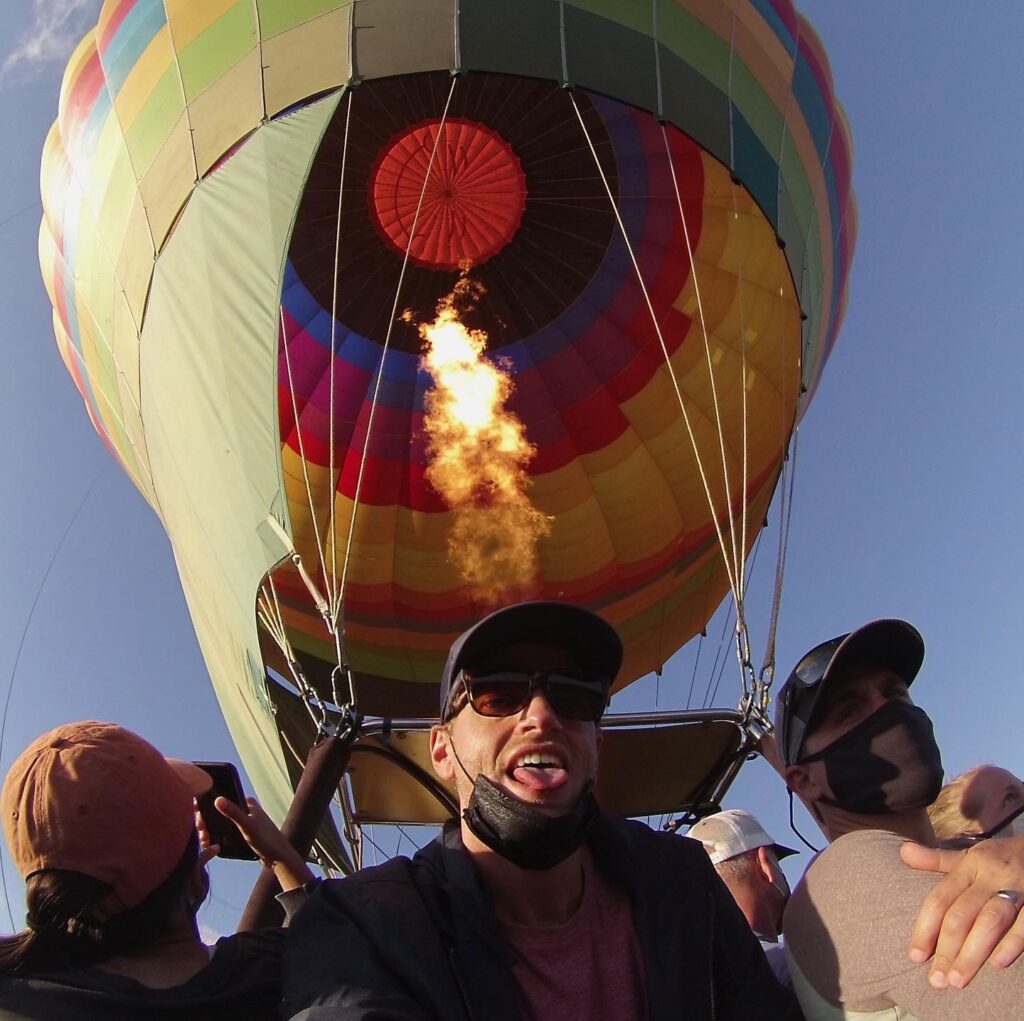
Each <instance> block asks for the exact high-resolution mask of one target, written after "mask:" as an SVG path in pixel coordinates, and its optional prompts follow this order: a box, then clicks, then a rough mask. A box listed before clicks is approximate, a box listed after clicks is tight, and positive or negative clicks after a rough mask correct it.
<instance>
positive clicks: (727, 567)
mask: <svg viewBox="0 0 1024 1021" xmlns="http://www.w3.org/2000/svg"><path fill="white" fill-rule="evenodd" d="M569 98H570V99H571V100H572V105H573V109H574V110H575V111H576V117H577V118H578V119H579V122H580V127H581V128H582V129H583V135H584V137H585V138H586V141H587V145H588V146H589V147H590V152H591V155H592V156H593V157H594V163H595V165H596V166H597V172H598V174H600V176H601V181H602V182H603V183H604V187H605V192H606V193H607V195H608V201H609V202H610V203H611V207H612V212H613V213H614V215H615V219H616V221H617V222H618V225H619V230H620V231H621V232H622V238H623V241H624V242H625V245H626V251H627V252H628V253H629V257H630V259H631V260H632V262H633V269H634V270H635V271H636V275H637V280H638V281H639V283H640V290H641V291H642V292H643V296H644V300H645V301H646V303H647V310H648V312H650V315H651V322H652V323H653V324H654V331H655V333H656V334H657V336H658V342H659V343H660V344H661V350H662V353H663V354H664V356H665V364H666V365H667V366H668V372H669V378H670V379H671V380H672V387H673V389H674V390H675V394H676V400H677V401H678V402H679V410H680V411H681V412H682V416H683V423H684V425H685V426H686V432H687V434H688V435H689V437H690V445H691V446H692V448H693V454H694V458H695V459H696V462H697V470H698V472H699V473H700V479H701V482H702V483H703V486H704V495H705V496H706V497H707V501H708V506H709V508H710V510H711V519H712V521H713V522H714V526H715V534H716V535H717V536H718V544H719V547H720V548H721V550H722V559H723V560H724V562H725V571H726V576H727V578H728V581H729V587H730V589H731V590H732V593H733V597H734V598H736V595H737V592H736V580H735V577H734V575H733V571H732V565H731V564H730V562H729V550H728V547H727V546H726V543H725V536H724V535H723V533H722V527H721V525H720V523H719V521H718V514H717V513H716V510H715V500H714V497H713V496H712V494H711V486H710V484H709V482H708V477H707V473H706V472H705V470H704V464H703V461H702V460H701V456H700V449H699V447H698V445H697V437H696V435H695V434H694V431H693V426H692V425H691V423H690V416H689V414H688V413H687V411H686V404H685V402H684V401H683V393H682V390H681V389H680V387H679V380H678V379H677V378H676V373H675V369H674V368H673V366H672V359H671V357H670V356H669V353H668V345H667V344H666V343H665V337H664V336H663V334H662V332H661V325H660V323H659V322H658V317H657V315H656V314H655V311H654V305H653V304H652V303H651V298H650V295H649V294H648V291H647V285H646V284H645V283H644V278H643V274H642V273H641V272H640V264H639V263H638V262H637V258H636V254H635V253H634V251H633V246H632V244H631V243H630V240H629V235H628V234H627V233H626V226H625V224H624V223H623V222H622V216H621V214H620V212H619V207H618V203H617V202H616V201H615V196H614V195H613V194H612V189H611V185H610V184H609V183H608V178H607V176H606V174H605V172H604V167H602V166H601V161H600V159H599V158H598V155H597V150H596V149H595V148H594V142H593V140H592V139H591V137H590V132H589V131H588V130H587V125H586V123H585V122H584V120H583V115H582V114H581V113H580V108H579V105H578V104H577V102H576V97H575V96H574V95H573V94H572V93H571V92H570V93H569Z"/></svg>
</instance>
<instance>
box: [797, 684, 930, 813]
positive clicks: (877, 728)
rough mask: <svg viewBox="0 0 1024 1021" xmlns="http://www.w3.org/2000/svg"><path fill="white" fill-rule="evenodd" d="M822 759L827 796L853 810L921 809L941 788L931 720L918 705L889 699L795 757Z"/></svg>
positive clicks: (856, 811)
mask: <svg viewBox="0 0 1024 1021" xmlns="http://www.w3.org/2000/svg"><path fill="white" fill-rule="evenodd" d="M817 761H821V762H824V763H825V776H826V777H827V778H828V783H829V786H830V787H831V788H832V795H833V796H832V797H831V798H829V797H822V798H821V800H822V801H823V802H824V803H825V804H826V805H834V806H835V807H837V808H842V809H845V810H846V811H848V812H855V813H857V814H858V815H884V814H887V813H891V812H907V811H911V810H913V809H917V808H925V807H926V806H928V805H930V804H931V803H932V802H933V801H934V800H935V798H936V797H937V796H938V793H939V790H940V788H941V787H942V756H941V753H940V752H939V747H938V745H937V744H936V743H935V733H934V730H933V728H932V721H931V720H930V719H929V718H928V714H927V713H926V712H925V711H924V710H923V709H921V708H919V707H918V706H915V705H911V704H910V703H909V702H903V701H899V700H893V701H891V702H887V703H886V704H885V705H884V706H882V707H881V708H880V709H878V710H877V711H876V712H874V713H872V714H871V715H870V716H869V717H868V718H867V719H865V720H862V721H861V722H860V723H858V724H857V726H856V727H854V728H853V729H852V730H850V731H848V732H847V733H845V734H843V735H842V737H838V738H836V740H835V741H833V742H832V743H831V744H830V745H828V746H827V747H825V748H822V749H821V751H818V752H815V753H814V754H813V755H807V756H805V757H804V758H803V759H801V760H800V762H801V764H803V763H807V762H817Z"/></svg>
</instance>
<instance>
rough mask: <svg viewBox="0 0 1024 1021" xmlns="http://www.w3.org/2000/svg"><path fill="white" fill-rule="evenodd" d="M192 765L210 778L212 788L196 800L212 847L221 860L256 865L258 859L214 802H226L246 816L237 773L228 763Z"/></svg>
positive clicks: (238, 830) (196, 763)
mask: <svg viewBox="0 0 1024 1021" xmlns="http://www.w3.org/2000/svg"><path fill="white" fill-rule="evenodd" d="M193 765H196V766H198V767H199V768H200V769H202V770H205V771H206V772H207V773H209V774H210V776H211V777H212V778H213V786H212V787H211V788H210V789H209V790H208V791H207V792H206V793H205V794H202V795H200V796H199V797H198V798H196V804H197V806H198V810H199V814H200V815H201V816H202V820H203V828H204V829H205V830H206V832H207V835H208V836H209V841H210V843H211V844H216V845H217V846H218V847H219V848H220V851H219V852H218V854H219V856H220V857H221V858H233V859H235V860H239V861H259V857H260V856H259V855H258V854H257V853H256V852H255V851H254V850H253V849H252V847H250V846H249V842H248V841H247V840H246V839H245V837H244V836H243V835H242V832H241V830H240V829H239V828H238V826H237V825H236V824H235V823H234V822H233V821H232V820H231V819H229V818H228V817H227V816H225V815H224V814H223V813H222V812H221V811H220V810H219V809H218V808H217V806H216V804H215V802H216V800H217V798H226V799H227V800H228V801H230V802H231V803H232V804H234V805H236V806H237V807H238V808H239V809H240V810H241V811H242V812H243V813H247V812H248V806H247V804H246V799H245V793H244V792H243V791H242V781H241V780H240V779H239V777H238V770H237V769H235V767H234V765H233V764H232V763H230V762H195V763H193Z"/></svg>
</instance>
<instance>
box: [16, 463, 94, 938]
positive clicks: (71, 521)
mask: <svg viewBox="0 0 1024 1021" xmlns="http://www.w3.org/2000/svg"><path fill="white" fill-rule="evenodd" d="M109 463H110V462H109V461H108V462H105V463H104V464H102V465H101V466H100V469H99V471H97V472H96V474H95V476H94V477H93V480H92V482H90V483H89V488H88V489H86V491H85V493H84V494H83V496H82V499H81V500H79V501H78V506H77V507H76V508H75V512H74V514H72V515H71V517H70V518H68V523H67V524H66V525H65V526H64V531H63V533H62V534H61V537H60V541H59V542H58V543H57V545H56V546H55V547H54V550H53V553H52V554H51V555H50V562H49V563H48V564H47V565H46V570H45V571H43V576H42V578H40V579H39V586H38V587H37V588H36V594H35V595H34V596H33V597H32V605H31V606H30V607H29V609H28V616H27V617H26V618H25V626H24V627H23V628H22V629H21V638H19V639H18V648H17V649H16V650H15V652H14V663H13V664H12V665H11V676H10V679H9V680H8V682H7V694H6V695H5V696H4V710H3V716H2V717H0V761H2V759H3V751H4V740H5V739H6V737H7V718H8V716H9V715H10V711H11V695H12V694H13V693H14V681H15V679H16V678H17V676H18V664H19V663H20V662H21V653H22V651H23V650H24V648H25V639H26V638H27V637H28V632H29V628H30V627H31V626H32V621H33V619H34V618H35V614H36V607H37V606H38V605H39V598H40V596H42V594H43V589H44V588H46V582H47V581H48V580H49V577H50V572H51V571H52V570H53V565H54V564H55V563H57V557H59V556H60V552H61V550H62V549H63V548H64V543H65V542H67V538H68V536H69V535H70V534H71V529H72V528H73V527H74V525H75V522H76V521H77V520H78V516H79V515H80V514H81V513H82V511H83V509H84V508H85V505H86V504H87V503H88V502H89V497H90V496H92V494H93V490H94V489H95V488H96V486H97V485H98V483H99V481H100V479H101V478H102V477H103V474H104V472H105V471H106V470H107V466H108V465H109ZM0 883H2V884H3V888H4V903H5V904H6V905H7V917H8V918H10V920H11V930H12V931H13V930H14V927H15V925H14V913H13V911H11V897H10V893H9V892H8V889H7V871H6V869H5V868H4V856H3V852H2V851H0Z"/></svg>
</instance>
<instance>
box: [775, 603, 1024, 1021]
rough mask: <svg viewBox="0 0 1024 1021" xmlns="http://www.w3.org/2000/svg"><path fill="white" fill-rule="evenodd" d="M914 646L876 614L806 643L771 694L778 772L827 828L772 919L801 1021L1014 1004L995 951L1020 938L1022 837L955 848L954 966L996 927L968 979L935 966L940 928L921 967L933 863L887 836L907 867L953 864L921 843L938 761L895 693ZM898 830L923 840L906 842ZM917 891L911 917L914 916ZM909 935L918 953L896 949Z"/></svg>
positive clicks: (990, 1012)
mask: <svg viewBox="0 0 1024 1021" xmlns="http://www.w3.org/2000/svg"><path fill="white" fill-rule="evenodd" d="M923 658H924V642H923V641H922V639H921V636H920V634H919V633H918V632H917V630H916V629H915V628H913V627H912V626H911V625H910V624H908V623H906V622H905V621H901V620H880V621H875V622H873V623H871V624H868V625H865V626H864V627H862V628H860V629H858V630H856V631H854V632H852V633H850V634H848V635H841V636H839V637H838V638H834V639H832V640H830V641H828V642H823V643H822V644H821V645H818V646H816V647H815V648H814V649H812V650H811V651H810V652H808V653H807V655H806V656H804V657H803V659H802V660H801V661H800V662H799V663H798V664H797V666H796V667H795V668H794V670H793V672H792V673H791V674H790V677H789V679H788V680H787V681H786V683H785V685H784V686H783V688H782V690H781V691H780V692H779V696H778V703H777V713H776V733H777V740H778V751H779V754H780V756H781V759H782V763H783V769H784V776H785V779H786V782H787V785H788V786H789V787H790V789H791V790H792V791H794V792H795V793H796V794H798V795H799V796H800V797H801V798H802V799H803V801H804V802H805V804H807V805H808V806H809V807H810V810H811V811H812V813H813V814H814V816H815V818H816V819H817V820H818V822H819V824H820V825H821V828H822V830H823V831H824V832H825V834H826V836H827V838H828V840H829V846H828V847H827V848H826V849H825V850H824V851H823V852H822V853H821V854H819V855H818V857H817V858H816V859H815V860H814V861H813V862H812V863H811V865H810V867H809V868H808V870H807V872H806V873H805V875H804V878H803V879H802V881H801V883H800V884H799V886H798V887H797V889H796V890H795V891H794V893H793V896H792V898H791V900H790V903H789V907H788V908H787V910H786V914H785V918H784V926H783V928H784V933H785V938H786V952H787V957H788V960H789V970H790V974H791V976H792V979H793V984H794V987H795V989H796V992H797V994H798V996H799V998H800V1003H801V1006H802V1007H803V1010H804V1014H805V1016H806V1017H807V1018H809V1019H812V1021H818V1019H820V1021H832V1019H839V1018H848V1019H849V1018H857V1019H874V1018H929V1019H931V1018H935V1019H939V1021H943V1019H961V1018H962V1019H965V1021H966V1019H977V1018H985V1019H987V1021H994V1019H1011V1018H1014V1019H1016V1018H1019V1017H1020V1016H1021V1009H1022V1008H1021V1004H1022V1003H1024V964H1013V965H1011V966H1008V967H1007V965H1008V964H1009V962H1010V961H1011V960H1013V959H1014V958H1015V957H1016V956H1017V954H1019V952H1020V950H1019V945H1017V944H1018V943H1019V939H1018V936H1017V934H1016V933H1015V928H1016V929H1019V928H1020V926H1019V925H1018V922H1017V913H1018V910H1019V905H1020V894H1019V892H1018V891H1019V890H1021V889H1022V888H1024V870H1022V869H1021V868H1020V864H1019V863H1020V861H1021V854H1022V851H1024V848H1022V847H1020V846H1016V847H1010V846H1009V845H1011V842H1012V841H1011V840H1007V841H1002V842H1001V843H1002V844H1003V845H1004V848H1005V847H1009V853H1008V854H1007V855H1003V854H1002V849H1000V853H999V854H998V855H994V854H993V853H992V851H991V848H984V847H983V846H981V845H979V846H978V847H977V848H974V849H973V850H972V851H970V852H968V854H969V855H975V856H976V855H979V854H980V855H982V858H981V859H980V860H981V862H982V865H983V868H979V869H977V872H978V881H977V882H976V884H975V885H974V886H973V887H969V886H967V885H966V884H963V883H960V880H959V879H956V878H955V877H954V876H950V877H948V879H949V880H954V885H956V884H957V883H960V888H961V889H963V890H964V891H965V892H963V893H962V895H961V898H960V901H959V902H958V903H959V906H960V908H962V909H963V912H961V911H960V910H959V909H957V910H954V911H951V912H950V918H951V919H952V921H953V922H954V928H956V927H957V926H959V928H960V929H961V930H962V929H963V926H964V925H965V924H966V926H967V929H970V920H973V919H974V918H975V916H977V924H976V925H975V928H974V929H973V930H972V931H971V935H970V936H969V937H968V939H967V940H966V942H965V943H964V951H965V954H966V957H965V958H964V959H965V960H967V961H968V964H970V962H971V961H973V960H974V959H975V958H977V960H978V961H980V960H983V959H984V958H985V957H986V956H987V954H988V950H989V949H991V947H992V946H993V945H994V944H995V942H996V939H997V938H998V936H999V935H1001V934H1002V933H1003V932H1004V931H1006V930H1007V929H1009V933H1008V935H1007V936H1006V937H1004V939H1003V942H1002V943H1000V944H999V946H998V947H997V948H996V950H995V952H994V953H993V954H992V956H991V957H990V959H989V963H988V964H986V965H984V966H983V967H981V969H980V971H978V972H977V975H976V977H974V978H973V981H971V976H972V974H973V971H974V966H973V965H971V966H970V967H969V968H960V969H959V974H958V973H957V971H956V970H949V971H948V973H947V970H946V969H947V967H948V966H947V965H946V964H944V963H943V961H944V960H945V959H947V951H946V950H944V948H943V942H942V940H943V938H944V937H941V936H940V942H939V953H938V954H937V955H936V957H937V963H936V964H934V965H933V967H932V970H931V973H929V967H928V964H927V963H925V961H926V956H927V951H922V950H921V946H922V929H923V928H927V923H928V918H929V916H932V917H934V916H935V914H936V911H935V909H936V907H937V901H936V892H937V890H936V881H937V877H936V875H935V874H934V873H932V872H928V871H915V870H914V869H910V868H907V866H906V865H905V864H904V862H903V860H902V859H901V848H902V849H903V854H904V855H905V856H906V857H907V860H908V861H915V864H917V865H918V866H919V867H920V866H921V865H925V866H927V867H929V868H935V869H937V868H938V867H939V866H942V867H943V869H944V870H946V869H948V868H949V867H950V866H951V864H952V860H951V859H950V858H948V857H947V858H946V859H944V860H943V859H941V858H940V856H939V852H936V851H928V850H927V849H928V848H932V847H934V846H935V838H934V834H933V832H932V829H931V824H930V823H929V820H928V813H927V807H928V805H929V804H930V803H931V802H932V801H933V800H934V798H935V795H936V794H937V792H938V790H939V788H940V786H941V784H942V761H941V757H940V754H939V749H938V746H937V745H936V742H935V738H934V735H933V732H932V724H931V721H930V719H929V718H928V716H927V714H926V713H925V712H924V710H923V709H921V708H920V707H918V706H916V705H914V703H913V702H912V701H911V698H910V694H909V691H908V689H909V687H910V685H911V684H912V683H913V681H914V679H915V677H916V676H917V673H918V671H919V669H920V667H921V663H922V661H923ZM1014 839H1016V838H1014ZM907 841H916V842H917V844H919V845H923V846H921V847H915V846H914V845H907V846H909V847H910V848H911V851H910V852H909V853H908V850H907V848H906V847H905V846H904V845H906V842H907ZM943 853H944V854H946V855H950V854H952V852H943ZM915 856H916V860H915ZM929 856H930V858H931V859H933V860H929ZM974 860H976V859H972V862H973V861H974ZM961 864H962V865H964V866H966V867H967V868H968V870H969V868H970V867H971V862H964V863H961ZM986 869H987V870H988V871H987V872H986V871H985V870H986ZM990 877H994V878H995V882H993V881H992V879H991V878H990ZM943 882H948V880H946V881H943ZM995 883H999V884H1000V885H1002V886H1004V887H1005V889H999V888H998V886H996V885H995ZM979 898H980V901H979ZM940 899H941V898H940ZM980 903H984V907H982V908H981V911H980V913H979V904H980ZM922 904H924V905H925V910H924V911H923V912H922V918H923V919H924V920H925V921H924V923H921V922H919V923H918V925H917V927H916V928H915V919H916V918H917V917H918V912H919V910H920V909H921V908H922ZM941 913H942V912H941V910H939V911H938V915H939V916H941ZM961 915H963V917H961ZM965 917H966V918H967V920H968V921H967V923H965V921H964V918H965ZM944 924H945V923H944ZM947 935H949V934H947ZM953 935H956V934H955V933H953ZM954 943H958V939H957V940H954ZM912 945H913V946H914V947H915V948H917V949H916V951H915V953H914V957H915V960H917V961H919V962H920V963H915V960H912V959H911V955H910V953H909V952H908V951H909V948H910V947H911V946H912ZM925 945H927V941H926V940H925ZM949 945H953V944H949ZM979 949H980V956H979ZM951 957H952V955H951V954H950V955H948V959H950V960H951ZM958 960H959V959H958ZM958 967H959V966H958ZM968 982H969V983H970V984H969V985H968V984H967V983H968ZM946 986H965V988H946Z"/></svg>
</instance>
